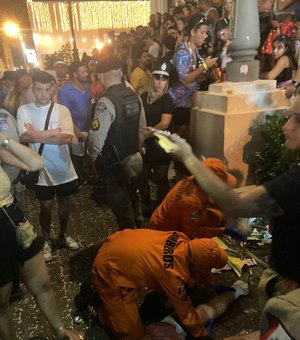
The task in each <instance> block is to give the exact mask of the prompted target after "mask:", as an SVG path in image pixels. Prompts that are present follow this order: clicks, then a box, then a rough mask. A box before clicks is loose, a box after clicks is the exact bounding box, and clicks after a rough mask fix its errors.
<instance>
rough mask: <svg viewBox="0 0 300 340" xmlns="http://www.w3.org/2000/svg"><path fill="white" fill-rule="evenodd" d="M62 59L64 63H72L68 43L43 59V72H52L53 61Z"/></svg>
mask: <svg viewBox="0 0 300 340" xmlns="http://www.w3.org/2000/svg"><path fill="white" fill-rule="evenodd" d="M57 58H62V59H64V61H65V62H66V63H67V64H68V65H70V64H71V63H72V61H73V56H72V47H71V44H70V43H69V42H67V43H66V44H65V45H62V46H61V48H60V50H58V51H55V52H54V53H53V54H48V55H46V57H45V58H44V69H45V70H53V64H54V61H55V59H57Z"/></svg>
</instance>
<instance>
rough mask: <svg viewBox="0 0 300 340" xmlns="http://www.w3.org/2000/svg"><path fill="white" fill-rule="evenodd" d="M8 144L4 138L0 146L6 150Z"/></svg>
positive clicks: (8, 141) (7, 139) (7, 140)
mask: <svg viewBox="0 0 300 340" xmlns="http://www.w3.org/2000/svg"><path fill="white" fill-rule="evenodd" d="M9 143H10V140H9V137H7V138H4V139H3V142H2V144H1V146H2V147H3V148H7V146H8V145H9Z"/></svg>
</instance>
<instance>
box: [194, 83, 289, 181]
mask: <svg viewBox="0 0 300 340" xmlns="http://www.w3.org/2000/svg"><path fill="white" fill-rule="evenodd" d="M193 104H194V107H193V109H192V112H191V124H190V143H191V145H192V147H193V149H194V152H195V154H196V155H197V156H198V157H200V156H201V155H204V156H205V157H217V158H220V159H226V160H227V162H228V166H229V168H231V169H236V170H239V171H240V173H241V174H242V175H243V181H242V184H247V185H249V184H254V179H253V177H252V176H251V174H249V171H248V168H249V162H250V159H249V157H250V155H253V153H254V152H255V150H256V148H257V145H258V143H259V142H260V139H259V138H258V137H259V136H257V135H259V134H258V129H256V128H257V126H258V124H259V123H261V122H263V120H264V117H265V115H266V114H272V113H274V112H275V113H280V112H283V111H285V110H286V109H287V108H288V106H289V102H288V101H287V99H286V98H285V93H284V90H279V89H276V81H275V80H257V81H253V82H223V83H219V84H211V85H210V87H209V91H208V92H198V91H197V92H196V93H195V94H194V98H193Z"/></svg>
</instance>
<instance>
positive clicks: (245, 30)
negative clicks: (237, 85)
mask: <svg viewBox="0 0 300 340" xmlns="http://www.w3.org/2000/svg"><path fill="white" fill-rule="evenodd" d="M230 32H231V34H230V45H229V53H230V57H231V58H232V61H231V62H230V63H228V64H227V66H226V73H227V80H228V81H238V82H245V81H251V80H257V79H258V76H259V61H258V60H254V57H255V56H256V54H257V51H256V50H257V48H258V46H259V44H260V32H259V16H258V4H257V0H234V1H233V8H232V16H231V19H230Z"/></svg>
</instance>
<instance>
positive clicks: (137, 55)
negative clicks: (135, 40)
mask: <svg viewBox="0 0 300 340" xmlns="http://www.w3.org/2000/svg"><path fill="white" fill-rule="evenodd" d="M144 52H146V53H148V51H147V50H145V49H144V48H141V49H139V50H138V51H137V52H136V58H137V59H141V56H142V54H143V53H144Z"/></svg>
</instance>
